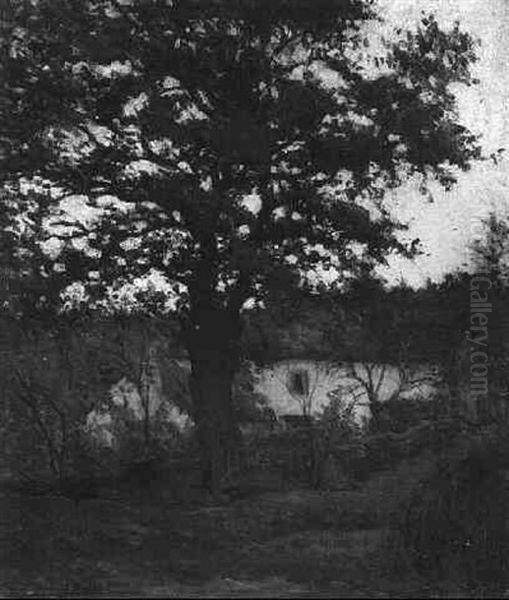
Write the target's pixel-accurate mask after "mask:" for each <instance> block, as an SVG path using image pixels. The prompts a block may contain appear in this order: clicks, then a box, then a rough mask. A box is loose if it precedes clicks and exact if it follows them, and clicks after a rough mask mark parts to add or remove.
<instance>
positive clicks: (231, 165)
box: [0, 0, 479, 489]
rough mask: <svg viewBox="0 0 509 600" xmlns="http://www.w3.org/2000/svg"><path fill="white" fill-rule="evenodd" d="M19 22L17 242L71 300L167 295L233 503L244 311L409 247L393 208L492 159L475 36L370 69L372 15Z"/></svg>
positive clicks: (98, 9)
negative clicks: (478, 133)
mask: <svg viewBox="0 0 509 600" xmlns="http://www.w3.org/2000/svg"><path fill="white" fill-rule="evenodd" d="M7 12H8V15H7V13H6V15H4V16H5V19H4V23H5V27H4V30H5V31H4V33H3V35H2V42H1V43H2V62H1V66H0V69H1V73H0V77H1V78H2V81H3V82H4V83H3V87H2V91H1V107H2V114H1V125H0V129H2V133H3V135H2V139H1V142H2V151H1V152H0V159H1V163H2V164H1V165H0V170H1V172H2V176H3V177H4V182H5V189H6V195H5V198H6V200H5V202H6V203H7V204H8V206H9V207H10V208H11V209H13V211H14V213H18V214H19V210H20V209H19V205H18V204H17V202H21V200H20V198H21V199H22V200H23V202H25V206H24V208H25V215H27V214H28V215H29V217H30V218H31V221H30V220H29V221H26V223H28V225H26V226H25V227H24V228H23V230H22V231H21V232H20V233H19V235H24V236H25V237H26V236H27V235H29V234H31V233H32V234H33V233H34V232H35V233H36V235H37V236H39V241H40V244H39V245H38V246H37V247H38V248H39V249H41V248H42V252H40V253H39V258H40V261H39V263H40V264H38V265H37V266H36V267H34V266H33V265H34V263H33V257H34V252H35V250H34V247H32V254H30V253H29V255H30V256H32V271H31V273H32V275H34V274H37V275H38V276H40V277H42V278H43V279H44V280H45V281H49V280H51V281H53V280H54V279H55V278H56V282H57V284H58V286H65V285H69V284H71V283H73V282H74V285H73V287H72V288H71V291H73V292H74V293H75V295H74V298H75V299H76V297H77V296H76V294H77V295H78V296H79V294H81V296H82V300H84V299H86V300H87V302H88V303H89V304H91V305H95V306H96V307H100V306H103V307H104V306H106V305H107V304H108V303H107V302H106V301H104V297H105V295H108V294H109V295H108V297H109V301H108V302H109V306H113V307H115V306H117V307H121V306H123V305H122V300H123V299H125V298H126V292H125V289H126V285H127V286H129V283H131V284H133V285H134V288H136V286H138V288H139V287H140V285H139V284H140V282H141V281H142V280H143V277H144V276H145V275H147V273H151V274H152V280H153V281H154V277H155V279H156V280H157V281H158V282H160V280H161V277H164V278H165V280H166V281H167V282H168V285H167V287H166V288H164V287H163V286H162V285H161V286H160V288H158V287H157V285H156V284H152V288H150V290H151V291H152V292H157V290H158V289H160V290H161V293H152V294H149V295H150V297H151V299H152V300H154V298H155V300H157V301H158V300H160V301H161V305H164V306H165V307H166V308H167V309H170V310H174V311H178V312H179V314H180V315H181V316H182V324H183V328H184V329H183V330H184V334H185V343H186V346H187V349H188V351H189V355H190V358H191V362H192V393H193V398H194V404H195V409H196V420H197V424H198V432H199V438H200V440H201V443H202V454H203V462H204V465H203V466H204V474H205V476H206V481H207V484H208V485H209V486H210V487H211V488H212V489H217V488H218V487H219V485H220V481H221V477H222V475H223V474H224V470H225V468H226V464H227V463H228V456H229V453H230V451H231V447H232V440H233V438H234V430H235V428H234V424H233V417H232V415H233V410H232V405H231V383H232V378H233V375H234V373H235V372H236V370H237V368H238V358H239V340H240V333H241V313H242V311H243V309H245V308H246V307H249V306H250V305H251V306H252V305H253V304H254V303H257V302H258V303H260V302H265V303H267V302H269V301H270V300H273V299H276V300H277V299H278V298H279V297H280V295H281V290H284V291H285V292H286V291H288V290H289V289H291V288H292V287H300V288H304V289H305V290H308V291H310V292H315V293H319V292H321V291H323V290H324V289H326V288H327V287H331V286H333V287H334V286H336V287H337V286H341V285H344V284H345V282H347V281H348V280H350V279H352V278H355V277H356V275H357V274H358V272H359V269H361V268H366V265H368V267H369V266H370V265H372V264H374V263H375V262H377V261H380V260H383V258H384V256H385V255H386V254H387V253H388V252H390V251H392V250H394V249H398V250H400V251H407V250H408V248H405V247H403V246H402V245H401V244H400V243H399V242H398V241H397V240H398V238H397V235H396V233H397V228H398V226H397V223H396V222H395V221H394V219H393V218H392V217H391V213H390V211H389V209H388V207H387V205H386V204H385V202H384V195H385V191H386V190H387V189H390V188H393V187H396V186H398V185H399V184H400V183H401V182H402V181H403V180H404V179H405V178H408V177H410V176H413V175H415V176H422V177H423V178H424V179H425V178H427V177H438V179H439V180H440V181H441V182H442V183H443V184H444V185H446V186H449V185H451V184H452V182H453V181H454V172H455V170H458V169H466V168H468V165H469V162H470V161H471V160H472V159H474V158H476V157H478V156H479V149H478V147H477V145H476V141H475V139H474V137H473V136H472V135H471V134H470V133H469V132H468V131H467V130H466V129H465V128H464V127H463V126H462V125H461V124H460V123H459V121H458V115H457V112H456V106H455V98H454V95H453V93H452V88H451V85H450V84H453V83H458V82H460V83H465V84H470V83H471V77H470V73H469V65H470V63H471V62H472V61H473V60H474V59H475V56H474V51H473V44H472V40H471V38H470V37H469V36H468V35H467V34H466V33H464V32H462V31H461V30H460V28H459V26H455V27H454V28H453V29H452V30H450V31H448V32H444V31H442V30H441V29H440V27H439V26H438V24H437V22H436V21H435V20H434V19H433V18H432V17H427V18H423V21H422V23H421V25H420V27H419V28H418V29H417V30H416V31H414V32H396V33H395V36H396V37H395V38H394V39H395V42H393V43H391V44H389V43H385V44H381V45H380V44H379V45H378V46H377V45H376V44H375V50H374V51H373V52H371V53H370V50H369V42H370V34H369V28H368V29H366V28H365V27H364V25H365V24H366V23H368V24H369V22H371V21H372V19H373V18H374V14H373V9H372V3H371V2H368V1H364V0H313V1H312V0H291V1H290V0H270V1H268V0H199V1H198V0H33V1H28V0H26V1H24V0H12V1H11V3H10V10H9V11H7ZM368 34H369V35H368ZM371 37H373V36H372V35H371ZM377 48H378V49H377ZM37 178H39V179H37ZM44 183H46V185H47V188H46V192H44V189H43V184H44ZM21 192H22V193H21ZM20 194H21V195H20ZM23 194H24V195H23ZM27 198H28V199H27ZM12 207H14V208H12ZM41 207H42V213H41V212H40V211H41ZM66 211H67V213H66ZM71 212H72V213H73V214H74V217H73V219H74V220H73V222H71V217H70V213H71ZM37 214H38V215H39V222H40V223H41V226H40V227H35V228H34V227H33V223H36V222H37V218H36V216H37ZM41 214H42V216H41ZM18 224H19V222H18ZM27 232H28V234H27ZM44 236H46V238H44ZM43 238H44V239H43ZM27 272H30V269H28V270H27ZM50 275H51V277H50ZM157 277H159V279H157ZM55 285H56V284H54V285H53V287H52V289H59V288H55ZM122 285H123V286H124V287H122ZM158 285H159V284H158ZM130 289H131V288H130ZM150 290H149V291H150ZM145 291H147V289H146V288H145ZM137 294H138V295H136V294H135V299H139V300H140V301H142V300H143V298H142V296H143V294H141V296H140V293H137ZM45 296H46V302H48V295H47V294H45ZM145 297H146V294H145ZM58 298H59V296H58V294H55V295H54V296H53V297H50V303H55V302H56V301H57V300H58ZM156 304H157V302H156Z"/></svg>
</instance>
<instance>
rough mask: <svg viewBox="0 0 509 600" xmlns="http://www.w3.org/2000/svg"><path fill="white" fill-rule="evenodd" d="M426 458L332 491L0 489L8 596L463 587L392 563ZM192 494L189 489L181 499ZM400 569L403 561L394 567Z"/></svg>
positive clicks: (420, 592)
mask: <svg viewBox="0 0 509 600" xmlns="http://www.w3.org/2000/svg"><path fill="white" fill-rule="evenodd" d="M424 468H426V464H425V462H423V459H422V458H421V459H418V460H415V461H413V462H411V461H407V462H405V463H402V464H400V465H399V467H398V468H397V469H395V470H392V471H384V472H379V473H378V474H376V475H373V476H372V477H371V478H370V479H368V480H367V481H366V482H364V483H363V484H362V485H358V486H357V487H352V486H346V487H345V488H344V489H339V490H338V489H336V490H333V491H313V490H309V489H286V490H285V489H272V491H269V490H268V488H267V486H266V487H265V490H264V489H259V490H258V491H256V490H251V491H250V493H248V494H246V495H245V496H244V497H242V498H237V499H234V500H232V499H230V500H226V499H225V500H224V502H220V503H216V504H213V503H211V502H207V501H206V500H205V499H204V498H202V497H200V492H199V490H198V489H197V488H196V487H189V488H188V489H187V490H186V491H185V493H184V492H182V490H181V492H182V494H181V498H176V497H175V493H174V492H175V488H174V486H170V485H168V484H167V485H165V484H161V485H158V486H155V487H150V486H144V487H143V488H134V489H131V490H129V489H123V490H122V489H113V488H111V489H105V490H104V492H103V493H102V494H101V495H100V497H99V498H95V499H87V500H84V501H82V502H80V503H79V504H76V503H75V502H73V501H72V500H69V499H68V498H63V497H55V496H27V495H26V494H21V493H19V492H13V491H12V490H7V489H3V490H2V491H0V592H1V595H2V597H5V598H8V597H19V596H22V597H27V596H46V597H69V596H74V597H80V596H81V597H88V596H93V597H108V596H109V597H118V596H124V597H130V596H131V597H135V596H144V597H211V598H213V597H225V596H226V597H243V598H244V597H245V598H247V597H303V598H304V597H308V598H309V597H317V598H319V597H349V596H354V597H394V596H397V597H422V596H427V597H432V596H434V597H436V596H437V595H438V596H442V597H444V596H447V597H452V596H455V595H458V596H461V595H462V594H464V593H465V590H459V589H458V590H455V589H454V588H451V587H450V586H449V588H448V589H444V588H443V587H442V588H441V587H440V586H438V584H433V583H432V582H429V581H425V580H423V579H422V578H420V577H418V576H417V575H416V574H415V573H413V572H412V571H411V570H410V569H406V568H403V569H402V568H401V566H402V565H398V564H394V561H395V560H396V561H397V559H395V558H394V557H395V556H397V553H394V552H392V548H391V544H392V542H391V540H392V539H393V538H392V537H391V533H390V523H393V522H394V520H395V518H396V519H397V517H398V511H400V510H401V508H400V505H401V502H402V501H403V500H404V499H405V497H406V494H408V493H409V492H410V490H411V488H412V487H413V485H414V484H415V481H416V479H417V478H418V477H419V475H420V474H421V473H422V471H423V469H424ZM182 495H183V496H185V497H182ZM398 567H400V568H398Z"/></svg>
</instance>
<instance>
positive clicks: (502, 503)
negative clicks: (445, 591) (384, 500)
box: [395, 442, 509, 593]
mask: <svg viewBox="0 0 509 600" xmlns="http://www.w3.org/2000/svg"><path fill="white" fill-rule="evenodd" d="M507 500H508V498H507V492H506V491H505V479H504V476H503V470H502V462H501V457H500V452H499V450H498V448H496V445H495V444H493V443H487V442H472V444H471V447H470V448H469V449H468V450H467V451H466V452H465V451H463V452H461V451H460V452H459V456H458V452H457V453H456V456H454V453H453V455H452V456H450V457H449V458H443V459H441V460H440V461H438V463H437V465H436V467H435V469H434V470H433V472H432V473H431V474H430V475H429V476H428V477H426V478H424V479H423V480H422V481H421V482H420V484H419V485H418V486H417V487H416V489H415V490H414V492H413V494H411V496H410V498H409V499H408V501H407V503H406V505H405V506H404V507H403V515H402V517H401V520H400V522H399V524H398V527H397V533H396V542H395V544H396V546H399V548H400V552H401V551H402V552H403V554H406V555H407V557H408V558H409V560H410V562H411V564H412V566H413V567H414V568H415V569H416V570H417V571H418V572H419V573H421V574H422V575H424V576H426V577H427V578H432V579H437V580H448V581H453V582H454V583H457V584H459V585H463V586H465V587H467V588H469V589H470V590H471V591H474V592H475V593H486V592H488V593H493V592H496V591H500V590H501V589H502V588H504V587H506V586H507V584H508V583H509V578H508V575H509V571H508V566H509V565H508V562H507V558H506V549H507V543H508V542H509V532H508V531H507V527H506V520H507V510H506V504H507Z"/></svg>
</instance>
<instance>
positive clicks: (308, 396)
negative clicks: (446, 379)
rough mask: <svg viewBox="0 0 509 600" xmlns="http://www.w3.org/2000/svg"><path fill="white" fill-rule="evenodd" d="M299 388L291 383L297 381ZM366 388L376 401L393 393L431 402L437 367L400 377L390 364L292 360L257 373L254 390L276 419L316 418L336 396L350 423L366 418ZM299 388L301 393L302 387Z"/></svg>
mask: <svg viewBox="0 0 509 600" xmlns="http://www.w3.org/2000/svg"><path fill="white" fill-rule="evenodd" d="M299 377H301V383H304V386H302V385H301V386H300V388H301V389H299V385H296V383H298V378H299ZM370 377H371V384H372V387H373V389H374V390H375V391H376V397H377V399H378V400H379V401H380V402H385V401H387V400H388V399H389V398H391V397H393V395H395V394H397V395H398V397H400V398H422V399H426V398H430V397H431V396H432V395H433V393H434V392H435V391H436V390H437V389H438V386H439V377H438V375H437V372H436V369H435V368H433V367H431V366H429V367H424V366H418V367H413V368H411V369H408V370H407V371H406V373H405V374H403V373H402V370H401V369H400V368H398V367H396V366H392V365H366V364H363V363H355V364H343V365H340V366H334V365H331V364H329V363H327V362H325V361H313V360H301V359H291V360H285V361H280V362H277V363H275V364H274V365H272V366H271V367H269V368H262V369H260V370H258V371H257V382H256V383H255V386H254V387H255V390H256V391H257V392H259V393H261V394H263V395H264V396H265V397H266V398H267V400H268V404H269V406H270V407H271V408H272V409H273V410H274V412H275V413H276V416H277V417H281V416H283V415H302V414H309V415H313V416H317V415H319V414H320V413H321V412H322V411H323V409H324V408H325V407H326V406H327V405H329V404H330V402H331V397H330V394H333V393H334V392H336V393H338V392H339V394H338V395H339V397H340V398H341V402H342V403H344V405H345V406H352V405H353V413H352V414H353V416H354V418H355V420H356V421H357V422H359V423H362V422H363V421H364V420H365V419H369V418H370V410H369V399H368V392H367V389H366V386H367V385H369V381H370ZM302 388H304V389H302Z"/></svg>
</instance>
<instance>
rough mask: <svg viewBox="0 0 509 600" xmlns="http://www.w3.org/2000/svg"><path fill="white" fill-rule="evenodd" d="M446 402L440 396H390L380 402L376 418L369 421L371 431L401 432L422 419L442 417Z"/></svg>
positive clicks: (430, 419) (417, 423) (432, 419)
mask: <svg viewBox="0 0 509 600" xmlns="http://www.w3.org/2000/svg"><path fill="white" fill-rule="evenodd" d="M445 407H446V403H445V402H444V400H443V399H442V398H440V397H436V398H432V399H429V400H423V399H409V398H392V399H390V400H388V401H387V402H383V403H380V407H379V409H378V413H377V418H376V419H372V420H371V421H370V423H369V431H370V432H371V433H387V432H393V433H402V432H404V431H406V430H407V429H410V428H411V427H415V426H416V425H419V424H420V423H422V422H423V421H434V420H437V419H439V418H443V417H444V411H445Z"/></svg>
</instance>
